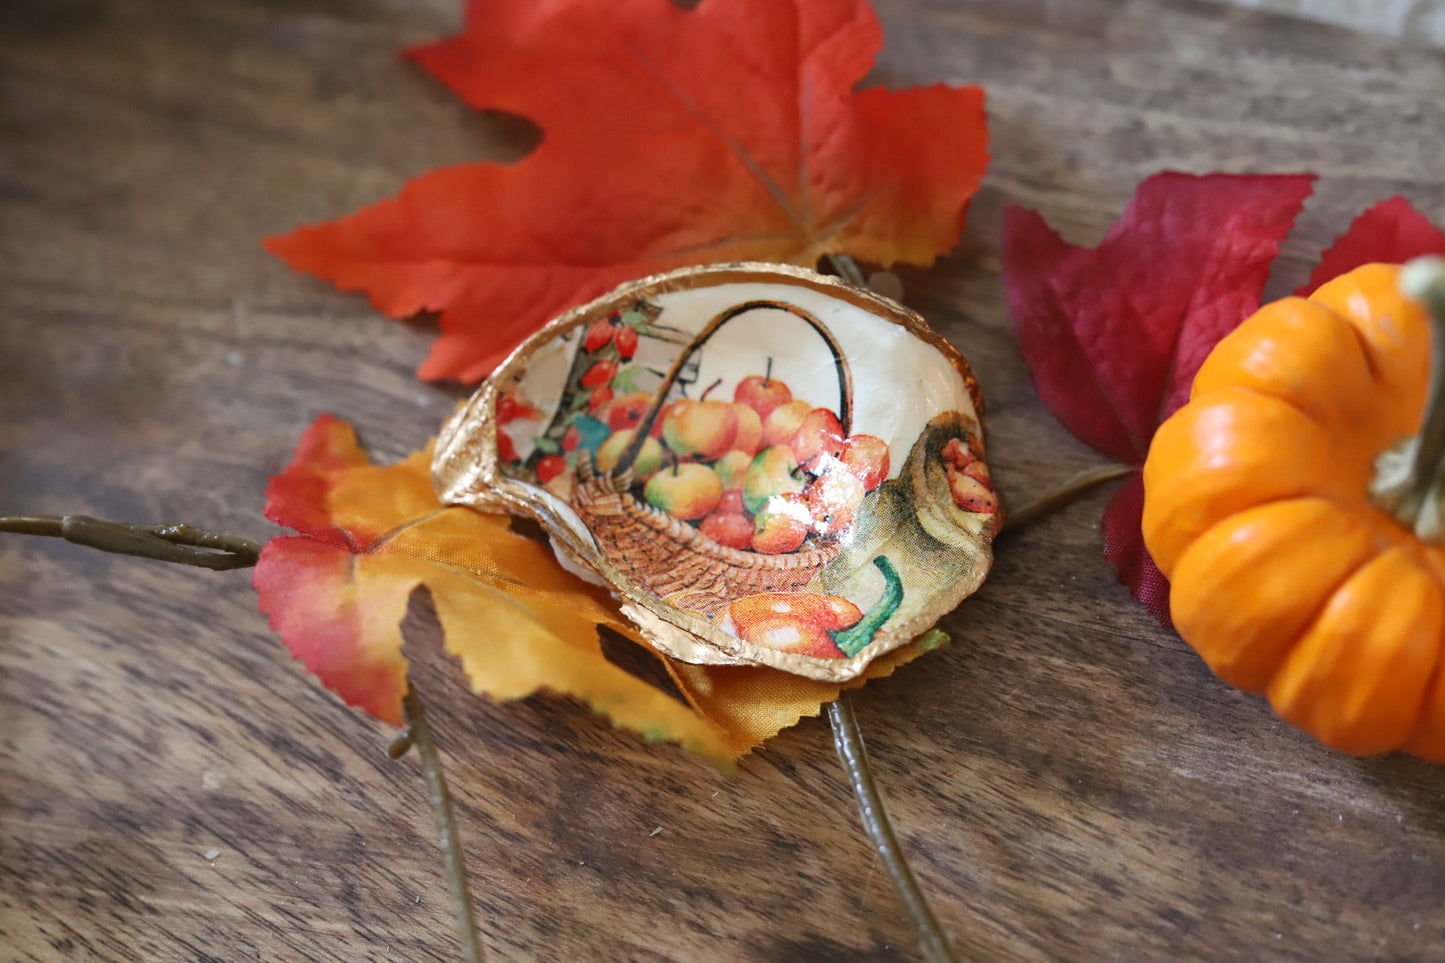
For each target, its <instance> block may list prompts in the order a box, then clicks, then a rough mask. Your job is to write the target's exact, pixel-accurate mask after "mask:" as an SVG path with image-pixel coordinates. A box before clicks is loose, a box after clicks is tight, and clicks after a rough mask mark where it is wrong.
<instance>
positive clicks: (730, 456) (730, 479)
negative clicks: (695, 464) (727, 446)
mask: <svg viewBox="0 0 1445 963" xmlns="http://www.w3.org/2000/svg"><path fill="white" fill-rule="evenodd" d="M755 457H757V452H750V451H743V450H741V449H739V448H734V449H733V450H732V451H730V452H728V453H727V454H726V455H723V456H722V457H721V458H719V459H718V460H717V461H716V462H714V463H713V466H712V467H713V471H715V472H717V476H718V477H719V478H721V479H722V486H723V491H725V492H730V491H741V490H742V487H743V476H744V475H746V474H747V471H748V468H749V467H750V466H751V465H752V463H753V459H754V458H755Z"/></svg>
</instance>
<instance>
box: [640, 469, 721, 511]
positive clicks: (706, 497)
mask: <svg viewBox="0 0 1445 963" xmlns="http://www.w3.org/2000/svg"><path fill="white" fill-rule="evenodd" d="M722 493H723V491H722V481H721V480H720V479H719V478H718V477H717V472H715V471H713V470H712V469H711V468H709V467H708V466H707V465H701V464H698V463H697V462H683V463H675V464H673V466H672V467H671V468H664V469H663V470H661V471H659V472H658V473H657V474H655V475H653V476H652V477H651V478H649V479H648V480H647V485H646V487H645V488H643V490H642V497H643V498H645V499H646V500H647V504H649V505H651V506H652V507H653V508H660V509H662V510H663V511H664V512H667V514H669V515H671V516H672V517H673V518H680V519H683V520H691V519H695V518H702V517H703V516H704V515H707V514H708V513H710V512H711V511H712V510H713V509H715V508H717V505H718V502H719V501H721V500H722Z"/></svg>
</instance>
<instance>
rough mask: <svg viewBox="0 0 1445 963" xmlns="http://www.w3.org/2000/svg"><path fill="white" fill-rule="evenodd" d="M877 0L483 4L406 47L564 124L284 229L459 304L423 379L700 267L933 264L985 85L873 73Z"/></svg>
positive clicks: (969, 183) (363, 278)
mask: <svg viewBox="0 0 1445 963" xmlns="http://www.w3.org/2000/svg"><path fill="white" fill-rule="evenodd" d="M882 42H883V34H882V29H881V27H880V26H879V23H878V20H877V18H876V17H875V16H874V14H873V12H872V10H871V8H870V7H869V6H868V4H867V3H866V2H865V0H708V2H706V3H703V4H701V5H700V6H698V7H697V8H696V9H694V10H683V9H680V8H679V7H677V6H676V5H675V4H673V3H671V2H670V0H472V2H470V3H469V4H468V7H467V20H466V27H465V29H464V30H463V32H462V33H461V35H459V36H457V37H454V38H452V39H450V40H446V41H443V42H441V43H437V44H433V45H430V46H424V47H420V48H417V49H415V50H412V51H410V52H409V54H408V55H409V56H410V57H412V58H413V59H415V60H416V61H417V62H418V63H420V64H421V65H422V66H423V67H424V68H426V69H427V70H428V71H430V72H431V73H433V74H434V75H435V76H437V77H438V78H440V79H441V80H442V81H443V82H444V83H446V84H447V85H448V86H450V87H451V88H452V89H454V90H456V91H457V92H458V93H459V94H460V95H461V96H462V97H464V98H465V99H466V100H467V102H468V103H470V104H472V105H473V106H474V107H476V108H478V109H480V110H503V111H508V112H511V113H515V114H520V115H522V116H525V117H528V118H530V119H531V120H533V121H535V122H536V123H537V124H539V125H540V126H541V128H542V130H543V132H544V136H543V139H542V143H541V145H540V146H539V147H538V148H537V150H536V151H535V152H534V153H533V154H531V155H530V156H528V157H527V158H525V159H524V160H522V161H521V162H519V163H516V164H512V165H504V164H492V163H478V164H465V165H461V166H457V167H450V168H444V169H441V170H437V171H433V172H431V173H429V174H426V175H424V176H422V177H419V178H417V179H415V180H413V181H411V182H410V183H408V184H407V185H406V186H405V188H404V189H403V190H402V192H401V194H400V195H398V196H397V197H395V198H393V199H391V200H387V201H383V202H381V203H379V204H376V205H373V206H371V207H368V208H365V209H363V210H361V211H359V212H357V213H355V214H353V215H351V216H350V217H346V218H343V219H341V220H339V221H333V222H330V223H326V224H321V225H318V226H314V227H303V228H300V229H298V230H296V231H294V232H292V233H290V234H287V235H283V236H279V237H274V238H271V239H270V240H268V241H267V242H266V247H267V249H268V250H270V251H271V252H272V253H274V254H276V255H277V256H279V257H281V258H283V259H284V260H285V261H286V262H287V263H288V264H290V265H291V266H293V267H295V268H297V269H299V270H303V271H308V272H310V273H312V274H315V275H317V276H319V277H322V278H325V279H327V280H329V281H332V282H333V283H335V284H337V285H338V286H340V287H342V288H345V289H348V290H360V291H365V292H366V293H367V294H369V295H370V297H371V300H372V303H373V304H375V305H376V307H377V308H378V309H380V310H381V311H383V312H385V313H387V314H389V315H392V316H393V317H397V318H404V317H409V316H412V315H414V314H416V313H418V312H422V311H438V312H440V324H441V330H442V334H441V337H440V338H439V339H438V340H437V341H436V342H435V343H434V345H433V346H432V351H431V355H430V357H428V358H427V360H426V361H425V362H424V363H423V364H422V365H421V367H420V368H419V369H418V374H419V375H420V376H421V377H423V378H431V379H437V378H457V379H461V380H463V381H471V380H475V379H478V378H480V377H482V376H484V375H486V374H487V373H488V372H489V371H490V370H491V369H492V368H493V367H495V366H496V364H497V363H499V362H500V361H501V360H502V359H503V358H504V357H505V356H506V355H507V354H508V353H509V352H510V351H511V349H512V348H513V347H515V346H516V345H517V344H518V343H519V342H521V341H522V340H523V339H524V338H525V337H527V336H528V335H529V334H531V333H532V332H533V331H535V330H536V329H537V328H538V327H539V326H540V325H542V324H543V323H545V322H546V321H547V320H549V319H550V318H552V317H554V316H555V315H557V314H559V313H560V312H561V311H563V310H565V309H566V308H568V307H571V306H573V305H576V304H579V303H582V302H584V301H586V300H588V299H590V298H592V297H594V296H596V295H598V294H601V293H603V292H605V291H607V290H609V289H611V288H612V287H615V286H616V285H617V284H619V283H620V282H622V281H624V280H627V279H631V278H636V277H641V276H645V275H648V274H652V273H655V272H659V271H664V270H669V269H672V268H676V267H681V266H684V265H689V264H703V263H712V262H720V261H737V260H749V259H750V260H764V261H785V262H792V263H797V264H805V265H809V266H812V265H814V264H816V263H817V261H818V259H819V258H820V257H821V256H823V255H827V254H836V253H847V254H851V255H854V256H856V257H858V258H861V259H863V260H867V261H871V262H877V263H880V264H889V263H892V262H894V261H907V262H909V263H913V264H928V263H931V262H932V260H933V259H934V257H936V256H937V255H938V254H940V253H942V252H944V251H946V250H948V249H949V248H950V247H952V246H953V244H954V243H955V242H956V240H957V238H958V233H959V230H960V229H961V227H962V219H963V214H964V211H965V208H966V207H967V203H968V199H969V197H970V196H971V195H972V193H973V192H974V190H975V189H976V187H977V185H978V182H979V180H980V179H981V177H982V175H983V172H984V168H985V166H986V165H987V161H988V154H987V147H986V125H985V119H984V114H983V94H982V91H981V90H979V89H978V88H976V87H964V88H950V87H945V86H932V87H926V88H917V89H912V90H903V91H889V90H883V89H879V88H870V89H866V90H858V91H855V90H854V89H853V87H854V85H855V84H857V83H858V82H859V81H860V80H861V79H862V78H863V76H864V74H865V73H866V72H867V71H868V69H869V67H870V66H871V64H872V62H873V59H874V57H875V56H876V55H877V53H878V51H879V49H881V47H882Z"/></svg>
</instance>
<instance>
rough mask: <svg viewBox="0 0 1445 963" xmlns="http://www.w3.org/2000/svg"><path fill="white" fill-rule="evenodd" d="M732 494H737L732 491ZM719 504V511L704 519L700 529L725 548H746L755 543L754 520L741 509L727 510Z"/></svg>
mask: <svg viewBox="0 0 1445 963" xmlns="http://www.w3.org/2000/svg"><path fill="white" fill-rule="evenodd" d="M731 494H737V493H736V492H732V493H731ZM727 507H728V506H726V505H723V504H721V503H719V504H718V508H717V511H715V512H713V513H712V514H711V515H709V516H708V517H707V518H704V519H703V520H702V524H701V525H699V526H698V531H700V532H702V533H703V534H704V535H706V536H707V537H708V538H710V539H712V540H713V541H714V542H717V543H718V544H719V545H721V546H723V547H724V548H735V549H739V550H741V549H745V548H751V547H752V544H753V534H754V526H753V520H752V519H751V518H748V516H746V515H744V514H743V513H742V512H740V511H727V510H726V509H727Z"/></svg>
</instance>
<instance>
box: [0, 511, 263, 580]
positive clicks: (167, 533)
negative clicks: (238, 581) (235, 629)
mask: <svg viewBox="0 0 1445 963" xmlns="http://www.w3.org/2000/svg"><path fill="white" fill-rule="evenodd" d="M0 532H14V533H16V534H20V535H47V536H50V537H52V538H63V539H65V540H66V541H67V542H74V543H75V544H77V545H85V546H87V547H89V548H98V549H100V550H101V551H102V552H116V553H118V554H121V555H135V556H138V557H140V558H153V559H157V560H159V561H162V562H176V563H178V564H181V565H195V566H197V567H199V568H208V569H211V570H213V571H218V572H221V571H228V570H230V569H237V568H250V567H251V566H253V565H255V564H256V559H257V558H258V557H259V556H260V554H261V546H260V544H259V543H257V542H253V541H252V540H251V539H249V538H243V537H242V536H240V535H226V534H223V533H221V532H208V531H205V530H204V529H199V528H192V527H191V526H189V525H186V524H172V525H137V524H132V523H129V522H106V521H101V520H100V519H98V518H91V517H90V516H88V515H0Z"/></svg>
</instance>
